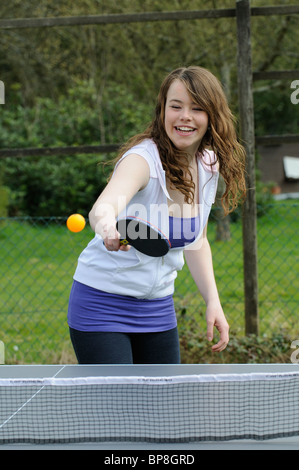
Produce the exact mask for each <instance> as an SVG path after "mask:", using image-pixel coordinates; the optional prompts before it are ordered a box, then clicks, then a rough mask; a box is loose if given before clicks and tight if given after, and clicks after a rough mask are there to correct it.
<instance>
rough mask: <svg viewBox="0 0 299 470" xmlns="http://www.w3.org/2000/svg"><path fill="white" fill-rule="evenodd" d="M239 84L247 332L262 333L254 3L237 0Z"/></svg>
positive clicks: (248, 0) (247, 0)
mask: <svg viewBox="0 0 299 470" xmlns="http://www.w3.org/2000/svg"><path fill="white" fill-rule="evenodd" d="M236 18H237V39H238V84H239V112H240V126H241V138H242V142H243V144H244V147H245V150H246V156H247V158H246V184H247V197H246V201H245V203H244V207H243V259H244V294H245V333H246V335H249V334H258V332H259V319H258V275H257V229H256V197H255V141H254V140H255V139H254V110H253V93H252V67H251V40H250V0H237V2H236Z"/></svg>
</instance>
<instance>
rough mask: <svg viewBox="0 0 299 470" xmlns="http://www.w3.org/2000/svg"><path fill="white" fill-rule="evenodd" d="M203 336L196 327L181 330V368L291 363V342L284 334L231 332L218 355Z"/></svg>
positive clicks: (287, 335) (203, 333) (285, 333)
mask: <svg viewBox="0 0 299 470" xmlns="http://www.w3.org/2000/svg"><path fill="white" fill-rule="evenodd" d="M217 341H218V339H217V338H215V341H213V342H212V343H210V342H208V341H207V339H206V336H205V332H200V331H198V328H196V324H194V325H193V326H191V327H190V323H189V324H188V326H186V327H184V326H180V344H181V361H182V363H183V364H218V363H223V364H234V363H235V364H268V363H272V364H273V363H291V360H290V358H291V354H292V352H293V350H292V349H291V343H292V339H291V337H290V336H289V334H288V333H287V332H284V331H282V332H280V333H278V332H277V331H276V332H274V333H273V334H272V335H271V336H255V335H250V336H240V335H237V334H234V332H230V341H229V344H228V346H227V348H226V349H225V350H224V351H222V352H221V353H215V352H212V351H211V347H212V345H213V344H214V343H215V342H217Z"/></svg>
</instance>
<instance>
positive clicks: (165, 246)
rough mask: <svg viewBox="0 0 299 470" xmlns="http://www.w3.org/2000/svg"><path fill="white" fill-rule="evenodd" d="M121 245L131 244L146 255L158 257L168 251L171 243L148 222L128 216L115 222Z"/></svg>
mask: <svg viewBox="0 0 299 470" xmlns="http://www.w3.org/2000/svg"><path fill="white" fill-rule="evenodd" d="M116 228H117V230H118V232H119V233H120V237H121V238H120V243H121V245H131V246H133V247H134V248H135V249H136V250H138V251H140V252H141V253H144V254H146V255H148V256H153V257H159V256H164V255H166V254H167V253H168V251H169V249H170V247H171V244H170V241H169V240H168V238H167V237H166V236H165V235H164V234H163V233H162V232H161V230H159V229H158V228H157V227H155V226H153V225H152V224H150V223H149V222H147V221H146V220H143V219H139V218H138V217H133V216H128V217H124V218H121V219H119V220H118V221H117V223H116Z"/></svg>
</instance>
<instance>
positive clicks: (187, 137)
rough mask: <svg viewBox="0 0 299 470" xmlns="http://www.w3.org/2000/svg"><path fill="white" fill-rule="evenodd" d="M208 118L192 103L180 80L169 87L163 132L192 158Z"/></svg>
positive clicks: (206, 126) (204, 112)
mask: <svg viewBox="0 0 299 470" xmlns="http://www.w3.org/2000/svg"><path fill="white" fill-rule="evenodd" d="M208 124H209V117H208V114H207V113H206V111H203V110H202V109H200V107H199V106H198V105H197V104H196V103H194V102H193V101H192V98H191V96H190V95H189V93H188V91H187V88H186V87H185V85H184V84H183V83H182V82H181V81H180V80H174V81H173V82H172V84H171V85H170V87H169V90H168V93H167V99H166V104H165V130H166V133H167V135H168V137H169V139H170V140H171V141H172V143H173V144H174V145H175V146H176V147H177V148H178V149H179V150H184V151H186V152H188V153H189V154H190V155H192V156H194V155H195V154H196V152H197V150H198V147H199V144H200V142H201V140H202V138H203V136H204V135H205V133H206V132H207V129H208Z"/></svg>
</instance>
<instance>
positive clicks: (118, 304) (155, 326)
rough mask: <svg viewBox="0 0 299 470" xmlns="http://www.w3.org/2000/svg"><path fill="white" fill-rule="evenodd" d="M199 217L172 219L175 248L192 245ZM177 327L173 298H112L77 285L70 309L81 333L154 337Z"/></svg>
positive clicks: (70, 316) (72, 321) (70, 318)
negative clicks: (153, 334) (150, 334)
mask: <svg viewBox="0 0 299 470" xmlns="http://www.w3.org/2000/svg"><path fill="white" fill-rule="evenodd" d="M199 223H200V221H199V216H198V217H192V218H178V217H169V240H170V243H171V248H179V247H184V246H186V245H188V244H189V243H192V242H193V241H194V240H195V238H196V237H197V234H198V232H199ZM176 324H177V321H176V314H175V309H174V303H173V297H172V295H169V296H167V297H163V298H158V299H137V298H135V297H130V296H123V295H117V294H110V293H108V292H103V291H101V290H98V289H94V288H93V287H90V286H87V285H85V284H82V283H80V282H77V281H74V282H73V286H72V289H71V293H70V299H69V306H68V325H69V326H70V327H71V328H74V329H75V330H79V331H108V332H123V333H150V332H158V331H167V330H170V329H172V328H175V327H176Z"/></svg>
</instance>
